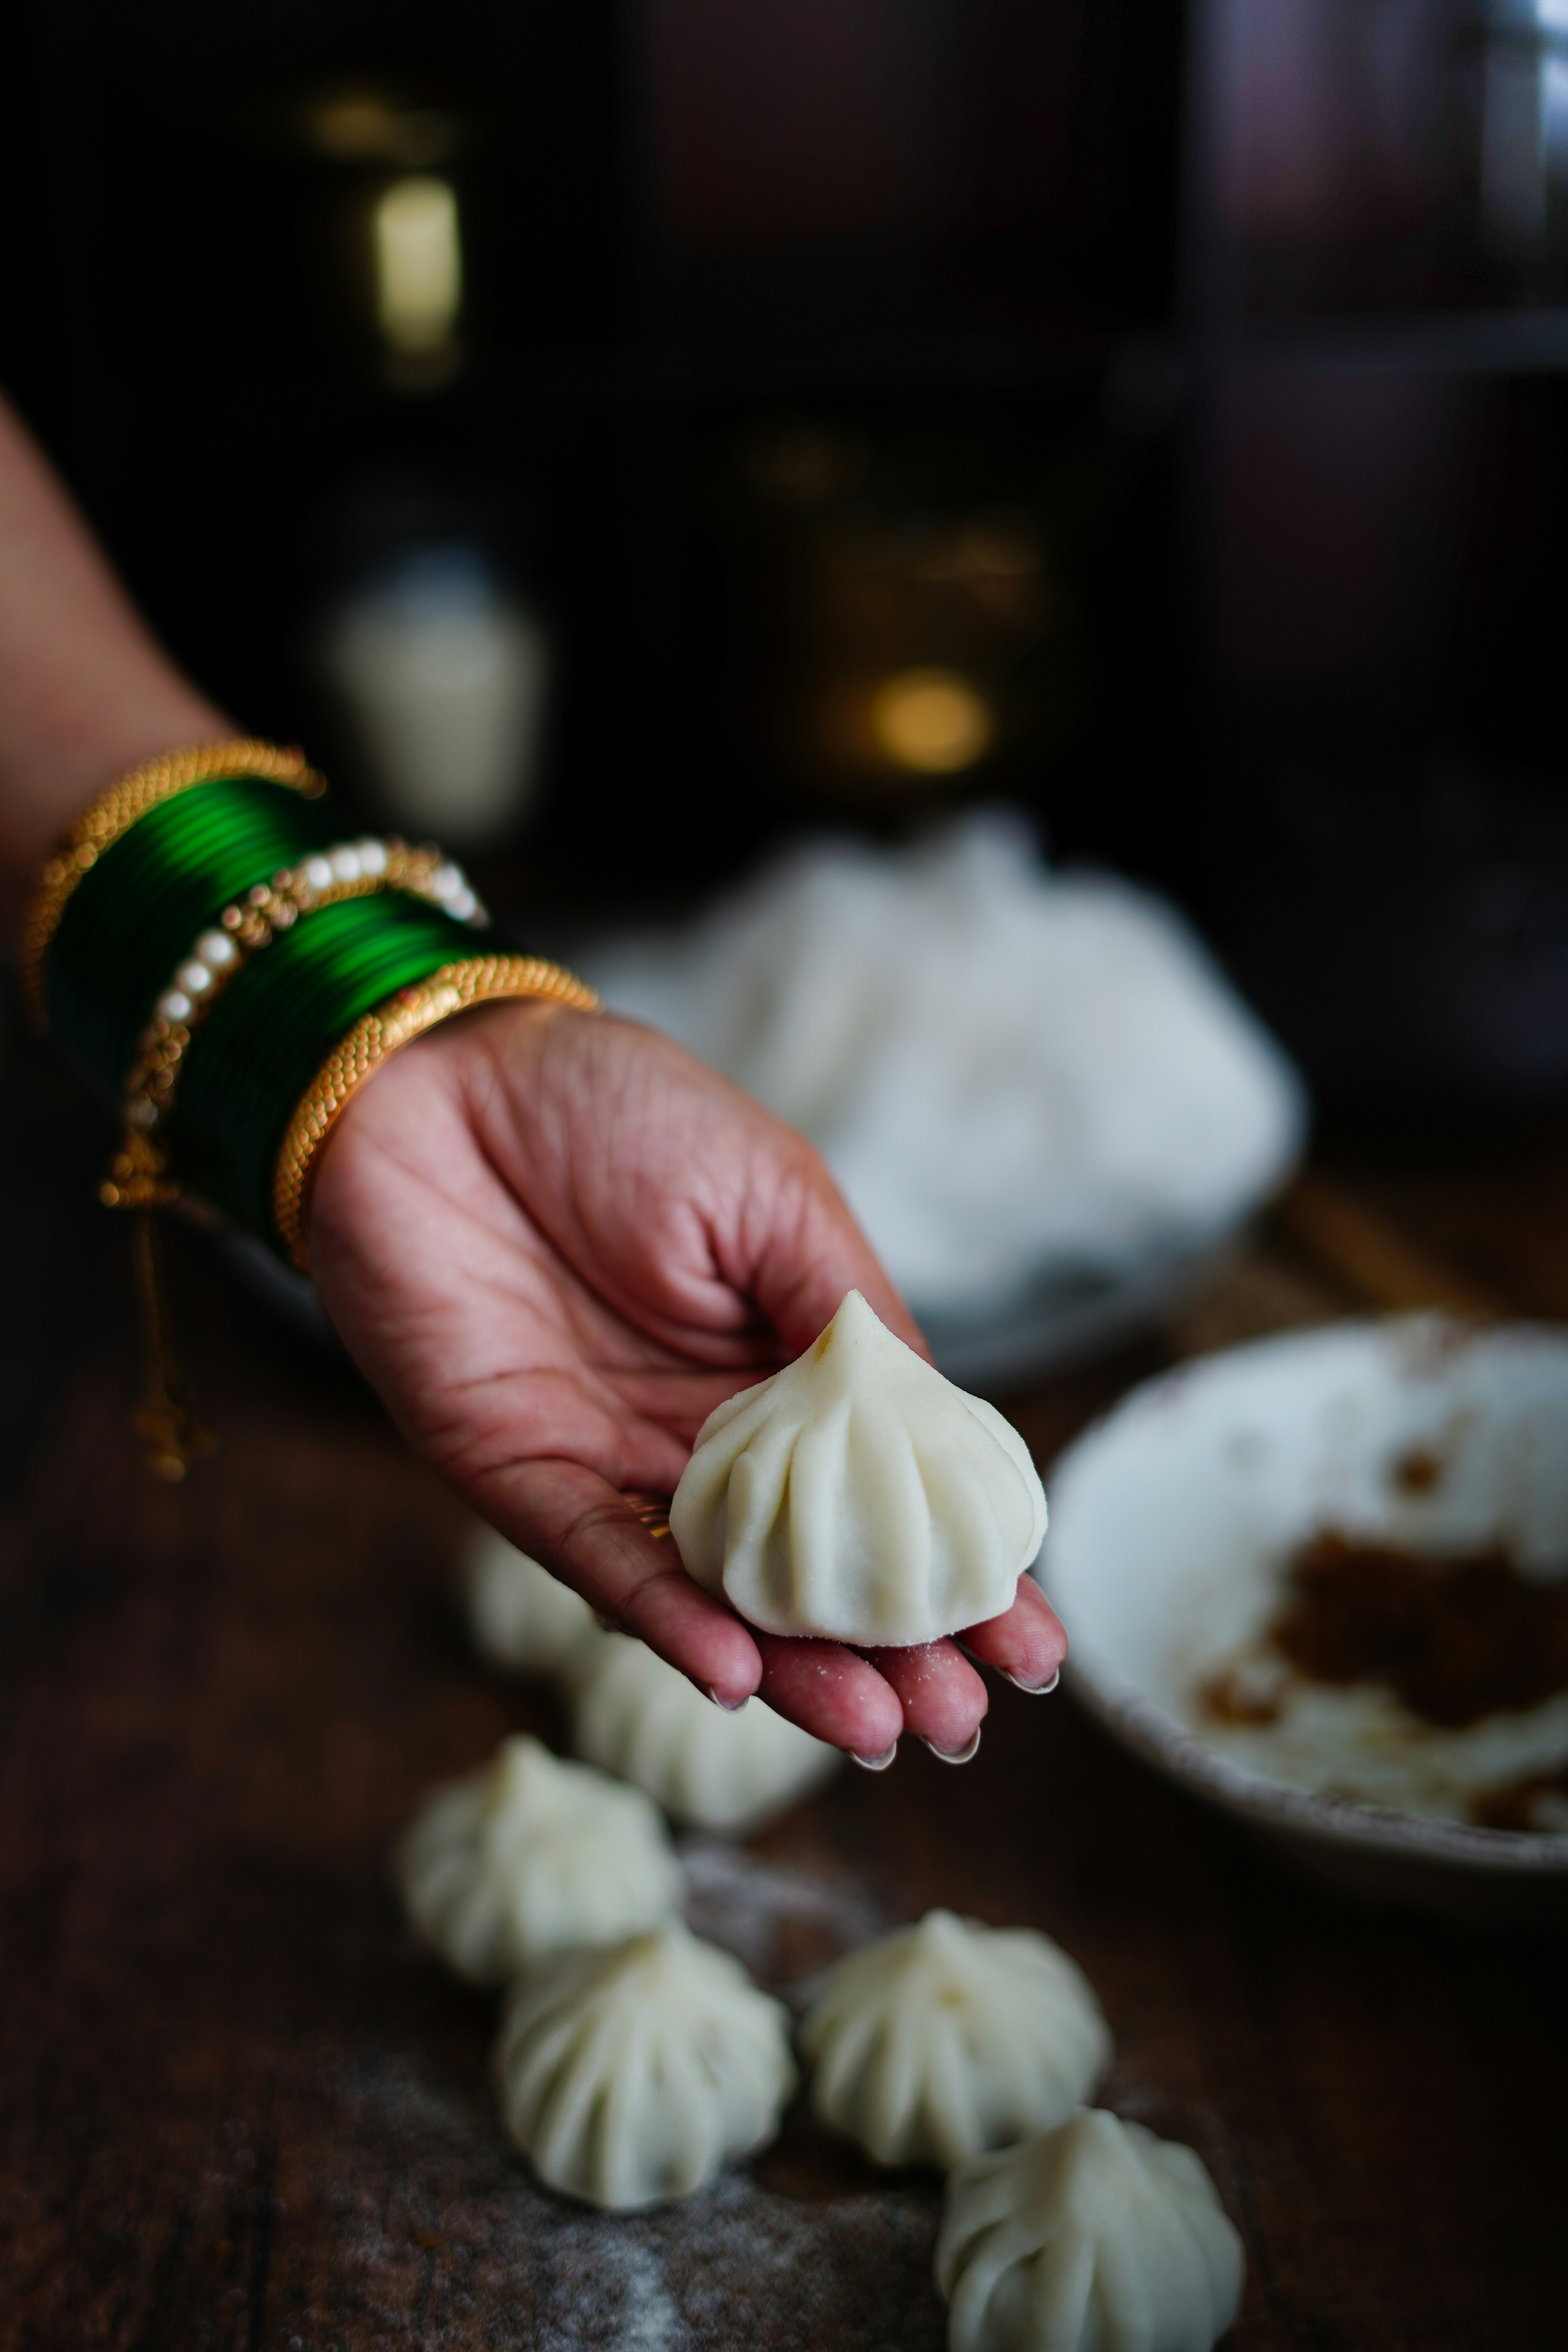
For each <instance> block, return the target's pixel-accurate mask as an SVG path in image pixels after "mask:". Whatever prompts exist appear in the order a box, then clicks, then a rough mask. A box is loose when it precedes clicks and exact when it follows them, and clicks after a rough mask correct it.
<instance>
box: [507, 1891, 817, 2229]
mask: <svg viewBox="0 0 1568 2352" xmlns="http://www.w3.org/2000/svg"><path fill="white" fill-rule="evenodd" d="M495 2063H496V2074H497V2077H498V2080H499V2082H500V2095H501V2112H502V2115H503V2117H504V2119H505V2122H506V2126H507V2129H508V2130H509V2131H510V2134H511V2136H512V2137H513V2139H515V2140H516V2142H517V2144H518V2146H519V2147H521V2149H522V2150H523V2153H524V2154H525V2155H526V2156H527V2157H528V2158H529V2159H530V2161H531V2164H532V2166H533V2168H534V2170H535V2171H536V2172H537V2173H538V2175H539V2177H540V2179H542V2180H543V2181H545V2182H547V2183H548V2185H549V2186H550V2187H551V2188H552V2189H563V2190H565V2191H566V2193H567V2194H568V2195H570V2196H573V2197H581V2198H584V2199H585V2200H587V2202H588V2203H590V2204H593V2205H600V2206H605V2207H607V2208H609V2209H610V2210H614V2211H617V2212H624V2211H627V2210H634V2209H635V2208H637V2207H638V2206H643V2205H653V2204H658V2203H659V2202H661V2201H662V2200H666V2199H669V2198H674V2197H689V2196H690V2195H692V2193H693V2192H694V2191H695V2190H697V2189H701V2188H702V2187H704V2186H705V2184H706V2183H707V2182H708V2181H710V2180H711V2179H713V2177H714V2175H715V2174H716V2173H717V2172H718V2171H719V2170H720V2168H721V2166H723V2165H724V2164H725V2163H726V2162H728V2161H729V2160H730V2159H731V2158H734V2157H739V2156H745V2155H747V2154H749V2152H750V2151H751V2150H752V2148H755V2147H762V2146H763V2145H764V2144H765V2143H766V2142H767V2141H768V2140H770V2139H772V2138H773V2136H774V2135H775V2133H776V2132H777V2130H778V2127H779V2118H780V2116H781V2115H782V2114H783V2112H784V2105H785V2103H786V2102H787V2100H788V2099H789V2096H790V2094H791V2093H792V2091H793V2090H794V2088H795V2063H794V2061H793V2059H792V2058H791V2056H790V2047H789V2011H787V2010H786V2009H785V2008H784V2005H783V2003H782V2002H780V2001H776V2000H772V1999H771V1998H770V1997H769V1995H768V1994H766V1993H764V1992H760V1991H759V1990H758V1989H757V1987H756V1986H755V1985H754V1984H753V1983H752V1980H751V1979H750V1977H749V1976H748V1975H747V1974H746V1971H745V1969H743V1968H742V1966H741V1963H740V1961H739V1960H736V1959H732V1958H731V1956H730V1954H729V1953H728V1952H721V1951H720V1950H719V1949H718V1948H717V1947H716V1946H715V1945H712V1944H707V1943H703V1942H702V1941H701V1940H700V1938H699V1937H696V1936H693V1935H692V1934H691V1932H690V1931H689V1928H687V1927H683V1926H682V1925H681V1924H680V1923H679V1921H676V1920H672V1921H670V1922H669V1923H668V1925H666V1926H665V1927H660V1928H656V1929H654V1930H653V1931H652V1932H651V1933H650V1934H648V1935H646V1936H636V1937H632V1938H630V1940H629V1941H627V1942H626V1943H624V1944H619V1945H617V1946H616V1948H614V1949H613V1950H611V1951H607V1952H605V1951H598V1952H593V1951H590V1952H567V1953H563V1954H562V1955H561V1956H560V1957H559V1958H557V1959H555V1960H552V1961H546V1962H544V1963H543V1964H542V1966H541V1967H539V1968H537V1969H531V1971H530V1972H529V1974H528V1975H527V1976H525V1977H523V1978H522V1979H521V1980H520V1981H519V1983H518V1985H517V1987H516V1988H515V1990H514V1991H513V1992H512V1995H511V1998H510V2001H509V2003H508V2006H507V2012H506V2018H505V2021H504V2023H503V2025H502V2028H501V2035H500V2042H499V2044H498V2046H497V2050H496V2059H495Z"/></svg>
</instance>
